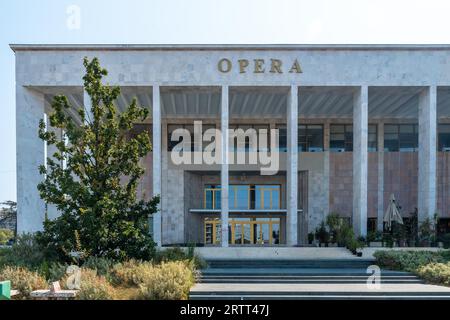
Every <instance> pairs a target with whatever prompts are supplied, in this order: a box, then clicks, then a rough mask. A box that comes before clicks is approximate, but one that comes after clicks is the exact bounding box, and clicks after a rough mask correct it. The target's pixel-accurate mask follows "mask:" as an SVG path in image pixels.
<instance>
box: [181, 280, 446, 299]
mask: <svg viewBox="0 0 450 320" xmlns="http://www.w3.org/2000/svg"><path fill="white" fill-rule="evenodd" d="M190 299H199V300H201V299H208V300H211V299H231V300H233V299H239V300H248V299H284V300H289V299H336V300H342V299H349V300H352V299H355V300H360V299H446V300H448V299H450V288H447V287H442V286H434V285H428V284H422V283H400V284H392V283H385V284H383V283H382V284H381V286H380V288H370V287H368V286H367V285H366V284H363V283H358V284H352V283H345V284H339V283H337V284H333V283H323V284H318V283H313V284H311V283H308V284H304V283H302V284H285V283H276V284H271V283H265V284H252V283H250V284H244V283H236V284H233V283H227V284H220V283H219V284H207V283H200V284H197V285H196V286H194V288H192V289H191V293H190Z"/></svg>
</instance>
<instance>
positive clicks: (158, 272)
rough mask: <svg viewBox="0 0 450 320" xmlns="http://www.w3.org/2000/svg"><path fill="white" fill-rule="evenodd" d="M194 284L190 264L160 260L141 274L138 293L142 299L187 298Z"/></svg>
mask: <svg viewBox="0 0 450 320" xmlns="http://www.w3.org/2000/svg"><path fill="white" fill-rule="evenodd" d="M193 284H194V275H193V272H192V266H191V265H189V263H187V262H181V261H177V262H175V261H171V262H162V263H161V264H160V265H155V266H153V267H152V268H149V269H148V270H146V272H145V273H144V274H143V275H142V283H141V284H140V286H139V288H140V294H141V298H142V299H150V300H182V299H187V298H188V296H189V290H190V288H191V286H192V285H193Z"/></svg>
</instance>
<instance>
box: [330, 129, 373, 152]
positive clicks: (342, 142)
mask: <svg viewBox="0 0 450 320" xmlns="http://www.w3.org/2000/svg"><path fill="white" fill-rule="evenodd" d="M367 130H368V134H367V151H368V152H375V151H377V144H378V138H377V125H376V124H369V125H368V126H367ZM330 151H332V152H344V151H353V125H351V124H332V125H330Z"/></svg>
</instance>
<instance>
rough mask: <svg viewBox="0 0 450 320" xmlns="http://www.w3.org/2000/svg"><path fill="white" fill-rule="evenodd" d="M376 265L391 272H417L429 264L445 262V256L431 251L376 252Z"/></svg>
mask: <svg viewBox="0 0 450 320" xmlns="http://www.w3.org/2000/svg"><path fill="white" fill-rule="evenodd" d="M374 257H375V259H376V263H377V264H378V265H379V266H380V267H384V268H388V269H391V270H405V271H409V272H416V271H417V269H418V268H419V267H422V266H424V265H427V264H429V263H438V262H445V260H446V258H445V256H444V255H443V254H442V253H440V252H431V251H395V250H386V251H382V250H380V251H376V252H375V253H374Z"/></svg>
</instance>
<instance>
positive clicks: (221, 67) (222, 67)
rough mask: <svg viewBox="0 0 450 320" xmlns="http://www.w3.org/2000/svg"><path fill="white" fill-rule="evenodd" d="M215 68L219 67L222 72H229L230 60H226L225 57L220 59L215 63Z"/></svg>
mask: <svg viewBox="0 0 450 320" xmlns="http://www.w3.org/2000/svg"><path fill="white" fill-rule="evenodd" d="M224 62H225V66H226V68H225V69H224ZM217 69H219V71H220V72H222V73H227V72H230V70H231V61H230V60H228V59H227V58H223V59H220V60H219V63H218V64H217Z"/></svg>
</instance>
